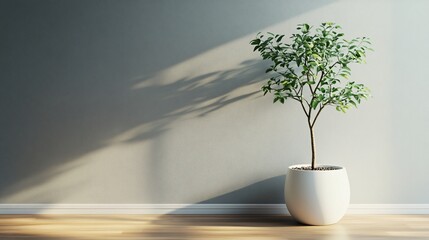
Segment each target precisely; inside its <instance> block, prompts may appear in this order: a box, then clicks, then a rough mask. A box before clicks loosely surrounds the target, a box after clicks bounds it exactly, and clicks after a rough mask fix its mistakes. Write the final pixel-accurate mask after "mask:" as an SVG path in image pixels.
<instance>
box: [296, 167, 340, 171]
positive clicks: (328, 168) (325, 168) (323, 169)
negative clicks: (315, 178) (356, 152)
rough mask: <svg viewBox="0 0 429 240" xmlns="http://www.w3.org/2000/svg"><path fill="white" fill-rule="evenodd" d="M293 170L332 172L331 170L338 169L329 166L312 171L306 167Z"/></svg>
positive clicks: (337, 168)
mask: <svg viewBox="0 0 429 240" xmlns="http://www.w3.org/2000/svg"><path fill="white" fill-rule="evenodd" d="M293 169H295V170H307V171H332V170H339V169H340V168H339V167H330V166H327V167H325V166H320V167H315V168H314V169H311V167H310V166H306V167H294V168H293Z"/></svg>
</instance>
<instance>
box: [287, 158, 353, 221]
mask: <svg viewBox="0 0 429 240" xmlns="http://www.w3.org/2000/svg"><path fill="white" fill-rule="evenodd" d="M303 166H309V165H294V166H290V167H289V170H288V173H287V175H286V183H285V200H286V206H287V208H288V210H289V213H290V214H291V215H292V217H293V218H295V219H296V220H297V221H299V222H302V223H305V224H309V225H329V224H334V223H336V222H338V221H339V220H340V219H341V218H342V217H343V216H344V214H345V213H346V211H347V208H348V205H349V202H350V185H349V179H348V176H347V171H346V169H345V168H344V167H337V166H328V165H324V167H333V168H335V170H326V171H312V170H299V169H294V168H296V167H303Z"/></svg>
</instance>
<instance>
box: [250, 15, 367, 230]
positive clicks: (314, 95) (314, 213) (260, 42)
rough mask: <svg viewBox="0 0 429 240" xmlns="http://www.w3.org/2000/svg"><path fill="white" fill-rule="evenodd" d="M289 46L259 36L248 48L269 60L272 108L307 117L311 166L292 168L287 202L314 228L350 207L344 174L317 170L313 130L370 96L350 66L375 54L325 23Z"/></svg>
mask: <svg viewBox="0 0 429 240" xmlns="http://www.w3.org/2000/svg"><path fill="white" fill-rule="evenodd" d="M297 30H298V33H295V34H292V36H291V37H290V39H291V41H290V43H285V42H284V36H285V35H282V34H274V33H266V34H262V33H258V34H257V36H256V38H255V39H253V40H252V41H251V42H250V44H251V45H254V49H253V51H258V52H259V53H260V54H261V56H262V58H263V59H266V60H270V61H271V63H272V64H271V65H270V66H269V67H268V69H267V70H266V73H268V74H270V78H269V80H268V81H267V82H266V83H265V84H264V85H263V86H262V91H263V93H264V95H266V94H267V93H272V94H273V96H274V101H273V102H274V103H276V102H279V103H284V102H285V101H286V100H288V99H292V100H295V101H297V102H298V103H299V104H300V105H301V108H302V110H303V112H304V114H305V116H306V120H307V124H308V128H309V130H310V140H311V164H308V165H294V166H290V167H289V169H288V173H287V175H286V183H285V200H286V205H287V208H288V210H289V212H290V214H291V215H292V216H293V217H294V218H295V219H296V220H298V221H300V222H303V223H306V224H310V225H327V224H333V223H336V222H338V221H339V220H340V219H341V218H342V217H343V216H344V214H345V212H346V210H347V208H348V204H349V201H350V187H349V181H348V176H347V172H346V169H345V168H344V167H341V166H331V165H317V164H316V144H315V137H314V127H315V124H316V121H317V119H318V118H319V116H320V113H321V112H322V110H324V109H325V107H327V106H332V107H335V108H336V110H338V111H341V112H346V110H348V109H349V108H350V107H352V106H354V107H356V106H357V105H358V104H359V103H360V102H361V100H362V99H366V98H368V96H369V90H368V88H366V87H365V86H364V85H363V84H360V83H356V82H354V81H350V80H348V79H349V77H350V75H351V70H350V67H349V65H351V64H352V63H363V62H364V61H365V54H366V52H367V51H368V50H372V49H371V48H370V47H369V46H370V44H371V43H370V41H369V39H368V38H366V37H361V38H354V39H351V40H346V39H345V38H344V33H342V32H341V27H340V26H339V25H337V24H335V23H322V24H321V25H320V26H319V27H317V28H316V29H314V28H313V27H312V26H310V25H308V24H300V25H298V27H297Z"/></svg>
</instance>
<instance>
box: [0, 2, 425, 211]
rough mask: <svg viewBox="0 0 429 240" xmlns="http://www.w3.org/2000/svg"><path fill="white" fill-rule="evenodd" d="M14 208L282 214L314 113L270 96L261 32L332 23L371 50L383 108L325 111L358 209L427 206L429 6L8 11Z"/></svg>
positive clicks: (325, 139)
mask: <svg viewBox="0 0 429 240" xmlns="http://www.w3.org/2000/svg"><path fill="white" fill-rule="evenodd" d="M0 9H1V10H0V11H1V15H0V16H1V21H0V24H2V25H1V28H2V29H3V34H2V35H3V37H2V38H1V40H0V48H1V54H0V62H1V66H2V71H0V79H1V81H2V83H3V84H2V85H3V86H2V88H1V90H0V91H1V94H0V95H1V101H0V106H1V109H2V117H1V119H0V123H1V124H0V127H1V132H2V134H1V137H0V147H1V149H0V154H1V156H0V164H1V166H2V167H1V168H0V202H1V203H197V202H205V203H281V202H282V201H283V196H282V195H283V192H282V191H283V181H284V174H285V172H286V169H287V166H289V165H292V164H297V163H307V162H309V158H310V153H309V137H308V130H307V127H306V124H305V122H304V120H305V119H304V115H303V113H302V112H301V109H300V108H299V106H297V105H296V104H295V103H293V102H291V103H287V104H285V105H281V104H279V105H273V104H272V103H271V102H272V99H271V98H270V97H262V94H261V93H260V92H258V90H259V89H260V86H261V85H262V83H263V82H262V81H263V80H264V68H265V65H266V64H265V63H262V62H261V60H260V57H259V56H258V54H257V53H253V52H252V47H251V46H250V45H249V44H248V42H249V41H250V40H251V39H252V38H253V37H254V36H255V34H256V33H257V32H259V31H272V32H281V33H285V34H291V33H292V32H293V31H294V29H295V27H296V25H297V24H299V23H303V22H308V23H310V24H313V25H317V24H319V23H320V22H324V21H334V22H337V23H339V24H340V25H342V26H343V30H344V32H345V33H346V36H349V37H356V36H368V37H370V38H371V39H372V41H373V43H374V46H373V47H374V49H375V52H373V53H370V54H369V56H368V59H367V62H368V63H367V64H366V65H359V66H354V67H353V74H352V79H353V80H357V81H361V82H364V83H365V84H367V85H368V86H369V87H370V88H371V89H372V94H373V98H372V99H370V100H369V101H367V102H364V103H363V104H362V105H361V106H360V107H359V109H352V110H350V111H349V112H348V113H347V114H342V113H338V112H336V111H335V110H327V111H326V112H324V113H323V114H322V115H321V117H320V120H319V122H318V125H317V129H316V134H317V135H316V140H317V145H318V154H319V163H321V164H322V163H323V164H337V165H343V166H346V167H347V169H348V172H349V177H350V181H351V188H352V199H351V202H352V203H429V194H428V191H426V190H427V185H428V184H429V179H428V178H427V177H426V173H427V171H426V169H428V168H429V161H428V160H429V159H428V157H427V153H428V149H427V146H429V144H428V141H429V140H428V139H429V130H428V127H427V123H428V122H429V111H427V108H426V107H425V105H426V104H425V103H426V89H428V88H429V81H427V79H426V78H427V77H426V71H425V70H426V66H427V65H428V60H427V57H426V56H428V53H429V46H428V45H427V44H426V43H427V42H428V40H429V32H428V31H426V29H425V25H424V24H425V23H427V22H429V16H428V15H427V14H426V10H427V9H429V2H427V1H423V0H421V1H417V0H416V1H405V0H402V1H387V0H386V1H381V0H380V1H369V0H368V1H317V2H314V1H298V0H297V1H273V0H271V1H256V0H255V1H190V0H188V1H90V2H86V1H37V2H31V1H22V2H21V1H3V2H2V3H1V7H0Z"/></svg>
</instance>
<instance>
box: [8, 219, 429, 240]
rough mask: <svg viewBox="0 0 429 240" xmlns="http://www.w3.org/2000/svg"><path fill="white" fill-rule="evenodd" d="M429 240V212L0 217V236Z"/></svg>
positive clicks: (9, 237)
mask: <svg viewBox="0 0 429 240" xmlns="http://www.w3.org/2000/svg"><path fill="white" fill-rule="evenodd" d="M25 238H27V239H261V240H265V239H267V240H268V239H270V240H272V239H289V240H295V239H296V240H298V239H326V240H336V239H338V240H349V239H368V240H369V239H379V240H382V239H429V215H348V216H346V217H344V219H343V220H341V222H339V223H338V224H335V225H330V226H306V225H302V224H299V223H297V222H295V221H294V220H293V219H292V218H291V217H288V216H279V215H270V216H266V215H265V216H264V215H254V216H252V215H239V216H238V215H0V239H25Z"/></svg>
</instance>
